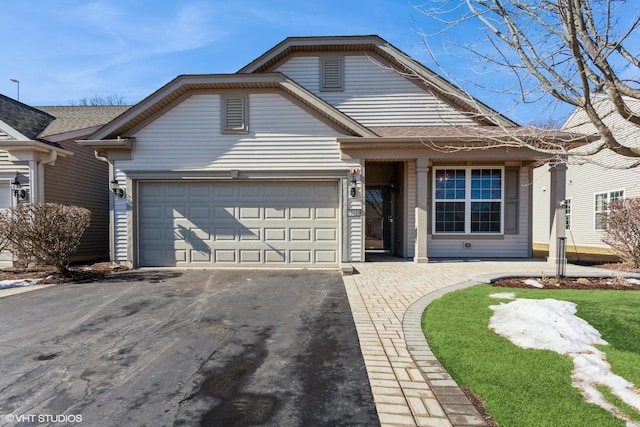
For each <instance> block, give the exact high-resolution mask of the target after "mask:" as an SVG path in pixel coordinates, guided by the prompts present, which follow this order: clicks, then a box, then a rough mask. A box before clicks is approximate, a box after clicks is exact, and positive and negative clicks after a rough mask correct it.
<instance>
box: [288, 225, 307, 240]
mask: <svg viewBox="0 0 640 427" xmlns="http://www.w3.org/2000/svg"><path fill="white" fill-rule="evenodd" d="M289 240H291V241H302V242H310V241H311V229H309V228H291V229H289Z"/></svg>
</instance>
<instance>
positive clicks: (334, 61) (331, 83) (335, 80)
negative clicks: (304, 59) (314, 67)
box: [321, 58, 343, 90]
mask: <svg viewBox="0 0 640 427" xmlns="http://www.w3.org/2000/svg"><path fill="white" fill-rule="evenodd" d="M342 70H343V61H342V58H322V70H321V74H322V90H342V89H343V78H342V75H343V73H342Z"/></svg>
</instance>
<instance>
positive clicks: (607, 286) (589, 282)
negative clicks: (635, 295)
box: [491, 263, 640, 291]
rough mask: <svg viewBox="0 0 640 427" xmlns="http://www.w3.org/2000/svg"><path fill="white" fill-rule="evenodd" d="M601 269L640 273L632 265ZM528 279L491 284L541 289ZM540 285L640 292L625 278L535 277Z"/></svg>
mask: <svg viewBox="0 0 640 427" xmlns="http://www.w3.org/2000/svg"><path fill="white" fill-rule="evenodd" d="M597 267H600V268H608V269H611V270H618V271H620V272H621V274H624V272H629V273H640V269H638V268H634V267H633V266H632V265H630V264H624V263H618V264H603V265H598V266H597ZM526 279H528V278H527V277H510V278H504V279H499V280H496V281H495V282H492V283H491V284H492V285H493V286H496V287H503V288H526V289H539V288H535V287H533V286H530V285H527V284H525V283H524V281H525V280H526ZM533 279H535V280H537V281H538V282H539V283H541V284H542V285H544V288H542V289H547V290H548V289H584V290H589V289H591V290H594V289H599V290H618V291H620V290H624V291H640V285H636V284H633V283H629V282H627V281H626V279H625V278H624V277H561V278H556V277H534V278H533Z"/></svg>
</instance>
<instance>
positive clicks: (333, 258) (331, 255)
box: [315, 251, 338, 264]
mask: <svg viewBox="0 0 640 427" xmlns="http://www.w3.org/2000/svg"><path fill="white" fill-rule="evenodd" d="M315 255H316V259H315V262H316V264H334V263H337V262H338V259H337V258H338V255H337V253H336V251H316V252H315Z"/></svg>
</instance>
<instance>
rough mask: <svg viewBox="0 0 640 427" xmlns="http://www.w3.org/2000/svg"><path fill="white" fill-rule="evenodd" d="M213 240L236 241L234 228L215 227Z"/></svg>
mask: <svg viewBox="0 0 640 427" xmlns="http://www.w3.org/2000/svg"><path fill="white" fill-rule="evenodd" d="M214 233H215V236H216V237H215V240H216V241H218V242H224V241H232V242H235V241H236V229H235V228H216V229H215V232H214Z"/></svg>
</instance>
